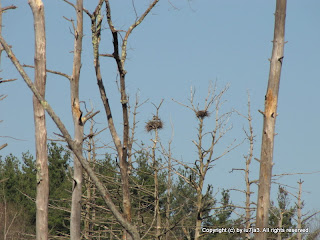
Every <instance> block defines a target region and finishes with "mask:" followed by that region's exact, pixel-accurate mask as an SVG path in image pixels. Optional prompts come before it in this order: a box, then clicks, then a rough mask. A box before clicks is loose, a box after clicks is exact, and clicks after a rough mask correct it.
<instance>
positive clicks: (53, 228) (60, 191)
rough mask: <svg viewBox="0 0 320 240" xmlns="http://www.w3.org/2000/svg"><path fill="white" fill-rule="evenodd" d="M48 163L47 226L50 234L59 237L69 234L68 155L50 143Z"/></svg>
mask: <svg viewBox="0 0 320 240" xmlns="http://www.w3.org/2000/svg"><path fill="white" fill-rule="evenodd" d="M48 162H49V165H48V167H49V180H50V182H49V204H50V205H51V206H52V207H54V208H52V207H51V208H49V219H48V225H49V229H50V234H52V235H59V234H61V233H65V234H67V233H68V232H69V230H68V227H67V226H69V220H68V218H69V215H70V214H69V211H70V201H71V189H72V181H71V176H70V174H69V172H68V166H69V164H70V153H69V152H68V151H66V150H65V149H64V148H63V147H62V146H58V145H57V144H56V143H53V142H51V143H50V144H49V145H48Z"/></svg>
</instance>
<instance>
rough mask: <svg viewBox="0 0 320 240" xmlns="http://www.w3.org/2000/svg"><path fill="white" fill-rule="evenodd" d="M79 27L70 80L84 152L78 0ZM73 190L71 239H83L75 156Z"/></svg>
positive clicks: (79, 20)
mask: <svg viewBox="0 0 320 240" xmlns="http://www.w3.org/2000/svg"><path fill="white" fill-rule="evenodd" d="M75 10H76V14H77V25H76V28H75V29H74V36H75V38H74V50H73V54H74V55H73V69H72V76H71V78H70V91H71V94H70V95H71V108H72V118H73V125H74V143H75V145H76V148H77V151H79V152H82V145H83V127H84V123H83V119H82V111H81V110H80V100H79V81H80V69H81V52H82V38H83V0H77V4H76V6H75ZM73 163H74V164H73V169H74V170H73V171H74V173H73V190H72V204H71V221H70V237H71V239H72V240H78V239H80V238H81V197H82V179H83V176H82V166H81V163H80V162H79V160H78V159H77V157H76V156H75V155H74V161H73Z"/></svg>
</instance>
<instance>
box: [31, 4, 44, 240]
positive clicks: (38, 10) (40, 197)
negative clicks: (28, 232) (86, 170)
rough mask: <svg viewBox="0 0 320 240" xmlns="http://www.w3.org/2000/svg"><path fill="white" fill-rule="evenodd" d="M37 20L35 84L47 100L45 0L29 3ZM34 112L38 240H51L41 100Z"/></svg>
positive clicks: (35, 106)
mask: <svg viewBox="0 0 320 240" xmlns="http://www.w3.org/2000/svg"><path fill="white" fill-rule="evenodd" d="M29 5H30V7H31V9H32V13H33V19H34V33H35V56H34V66H35V80H34V87H35V89H36V90H37V91H38V93H39V95H40V96H41V97H42V98H44V97H45V87H46V76H47V72H46V35H45V18H44V5H43V2H42V1H41V0H38V1H36V0H29ZM33 112H34V123H35V136H36V159H37V160H36V167H37V198H36V206H37V221H36V231H37V234H36V235H37V240H45V239H48V203H49V172H48V150H47V128H46V117H45V110H44V109H43V107H42V105H41V103H40V101H39V99H37V98H36V97H35V96H33Z"/></svg>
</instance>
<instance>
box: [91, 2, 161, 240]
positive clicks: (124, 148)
mask: <svg viewBox="0 0 320 240" xmlns="http://www.w3.org/2000/svg"><path fill="white" fill-rule="evenodd" d="M158 1H159V0H154V1H152V2H151V4H150V5H149V7H148V8H147V10H146V11H145V12H144V13H143V14H142V15H141V16H140V17H139V18H137V19H136V21H135V22H134V23H133V24H132V25H131V26H130V27H129V28H128V30H127V31H126V32H125V36H124V37H123V39H122V43H121V42H120V40H119V36H120V32H121V30H119V29H116V27H115V25H114V24H113V22H112V15H111V6H110V3H109V1H108V0H105V1H102V0H100V1H99V3H98V5H97V7H96V9H95V11H94V12H93V13H92V14H90V13H89V12H88V11H86V13H87V14H88V15H89V17H90V18H91V29H92V44H93V53H94V68H95V72H96V78H97V84H98V86H99V91H100V95H101V100H102V102H103V105H104V108H105V112H106V116H107V119H108V126H109V130H110V134H111V136H112V139H113V142H114V145H115V148H116V150H117V154H118V158H119V161H120V173H121V181H122V195H123V201H122V205H123V211H124V216H125V219H126V220H127V221H128V222H131V220H132V216H131V200H130V191H129V171H130V170H129V163H128V158H129V159H130V156H128V153H130V152H131V147H132V145H131V144H130V135H129V115H128V96H127V93H126V82H125V77H126V73H127V71H126V70H125V62H126V58H127V43H128V38H129V36H130V34H131V33H132V31H133V30H134V29H135V28H136V27H137V26H138V25H139V24H140V23H141V22H142V21H143V20H144V18H145V17H146V16H147V15H148V14H149V13H150V11H151V10H152V8H153V7H154V6H155V5H156V4H157V3H158ZM103 3H105V6H106V15H107V22H108V26H109V29H110V31H111V34H112V39H113V53H112V54H104V55H103V56H107V57H112V58H113V59H114V60H115V62H116V65H117V69H118V73H119V76H120V95H121V99H120V103H121V106H122V118H123V119H122V120H123V135H122V141H121V140H120V137H119V135H118V133H117V130H116V128H115V125H114V121H113V117H112V112H111V107H110V104H109V100H108V97H107V93H106V90H105V87H104V83H103V81H102V76H101V70H100V56H101V55H100V54H99V43H100V40H101V23H102V16H101V8H102V5H103ZM125 235H126V237H125V239H130V236H129V235H128V234H126V233H125Z"/></svg>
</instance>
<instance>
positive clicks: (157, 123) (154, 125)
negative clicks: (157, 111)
mask: <svg viewBox="0 0 320 240" xmlns="http://www.w3.org/2000/svg"><path fill="white" fill-rule="evenodd" d="M145 128H146V130H147V132H150V131H152V130H155V129H158V130H159V129H162V128H163V122H162V121H161V119H160V118H159V117H157V116H153V118H152V120H150V121H148V122H147V123H146V126H145Z"/></svg>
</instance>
